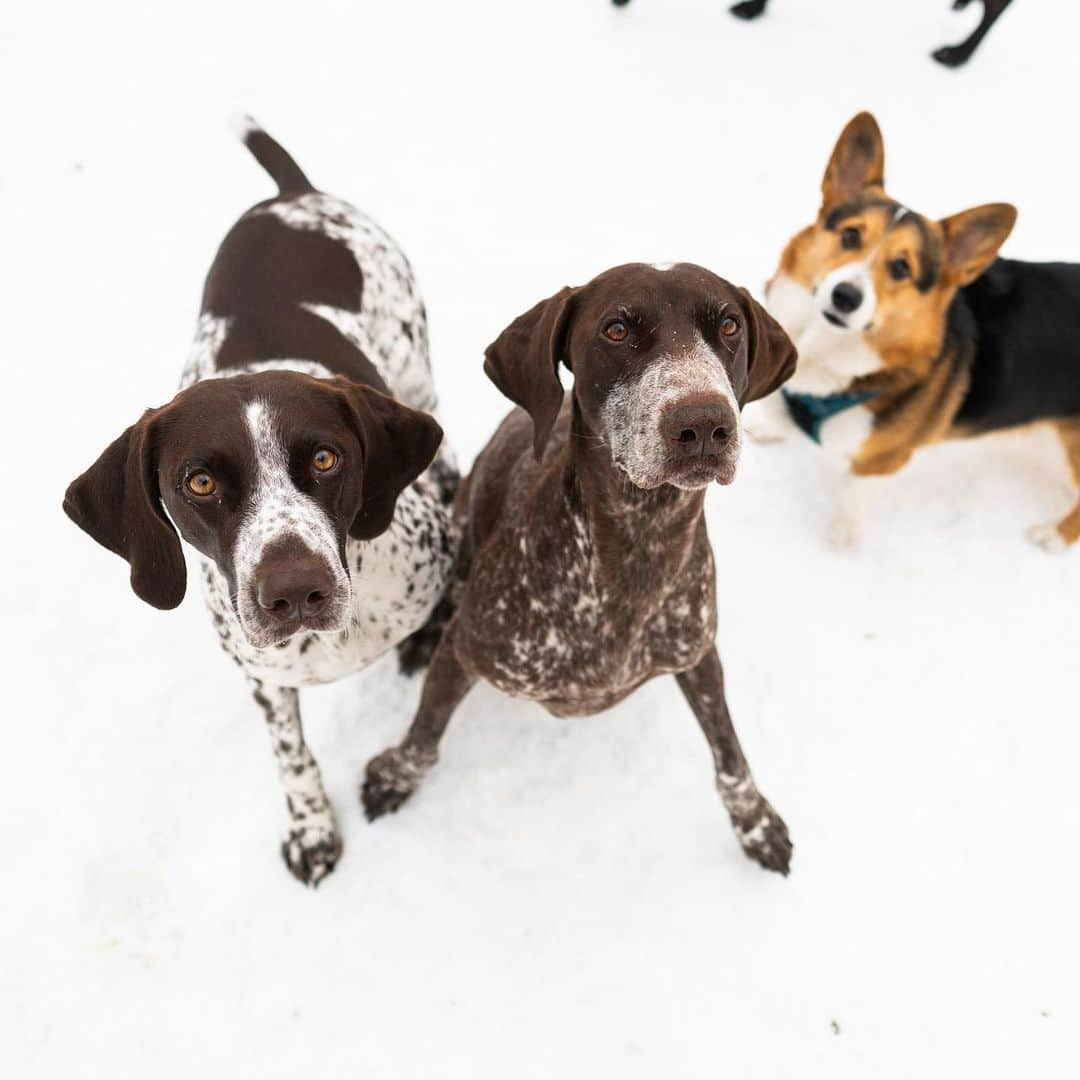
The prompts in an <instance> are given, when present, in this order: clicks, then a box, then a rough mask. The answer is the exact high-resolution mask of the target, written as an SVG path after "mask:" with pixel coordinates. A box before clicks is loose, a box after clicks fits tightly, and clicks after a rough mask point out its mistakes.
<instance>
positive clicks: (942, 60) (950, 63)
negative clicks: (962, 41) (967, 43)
mask: <svg viewBox="0 0 1080 1080" xmlns="http://www.w3.org/2000/svg"><path fill="white" fill-rule="evenodd" d="M930 55H931V56H932V57H933V58H934V59H935V60H936V61H937V62H938V63H939V64H944V65H945V66H946V67H951V68H956V67H961V66H962V65H963V64H966V63H967V62H968V60H970V59H971V50H970V49H967V48H965V47H964V46H963V45H942V46H941V48H940V49H935V50H934V51H933V52H932V53H931V54H930Z"/></svg>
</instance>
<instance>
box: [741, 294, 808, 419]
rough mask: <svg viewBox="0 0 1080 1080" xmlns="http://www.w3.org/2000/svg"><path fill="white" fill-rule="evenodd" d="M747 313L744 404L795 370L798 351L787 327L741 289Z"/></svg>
mask: <svg viewBox="0 0 1080 1080" xmlns="http://www.w3.org/2000/svg"><path fill="white" fill-rule="evenodd" d="M738 294H739V299H740V300H741V301H742V308H743V314H744V315H745V317H746V389H745V390H744V392H743V393H742V394H741V395H739V405H740V407H741V406H743V405H746V404H748V403H749V402H751V401H757V400H758V398H763V397H767V396H768V395H769V394H771V393H772V392H773V391H774V390H776V389H778V388H779V387H780V386H781V385H782V384H783V383H785V382H787V380H788V379H790V378H791V376H792V375H793V374H794V373H795V360H796V355H797V354H796V352H795V346H794V345H793V344H792V343H791V338H789V337H788V336H787V333H786V332H785V331H784V328H783V327H782V326H781V325H780V324H779V323H778V322H777V321H776V320H775V319H774V318H773V317H772V316H771V315H770V314H769V313H768V312H767V311H766V310H765V309H764V308H763V307H762V306H761V305H760V304H759V303H758V302H757V301H756V300H755V299H754V298H753V297H752V296H751V295H750V294H749V293H748V292H747V291H746V289H739V290H738Z"/></svg>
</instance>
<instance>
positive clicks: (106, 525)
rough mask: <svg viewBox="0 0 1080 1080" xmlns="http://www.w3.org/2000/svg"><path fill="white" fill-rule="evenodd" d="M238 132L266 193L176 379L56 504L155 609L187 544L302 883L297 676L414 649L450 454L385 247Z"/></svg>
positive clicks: (228, 254) (403, 282) (446, 515)
mask: <svg viewBox="0 0 1080 1080" xmlns="http://www.w3.org/2000/svg"><path fill="white" fill-rule="evenodd" d="M242 136H243V140H244V143H245V145H246V146H247V147H248V148H249V149H250V150H251V152H252V153H253V154H254V155H255V157H256V159H257V160H258V161H259V163H260V164H261V165H263V167H264V168H265V169H266V170H267V172H269V173H270V175H271V176H272V177H273V179H274V180H275V182H276V183H277V184H278V187H279V189H280V190H279V193H278V195H277V196H275V197H274V198H272V199H268V200H266V201H265V202H261V203H259V204H258V205H256V206H254V207H252V209H251V210H249V211H248V212H247V213H246V214H244V215H243V217H241V218H240V220H239V221H238V222H237V223H236V225H235V226H234V227H233V229H232V230H231V231H230V232H229V234H228V235H227V236H226V237H225V240H224V241H223V243H222V245H221V248H220V249H219V251H218V254H217V257H216V259H215V261H214V264H213V266H212V267H211V270H210V274H209V276H208V278H207V281H206V288H205V291H204V294H203V304H202V314H201V316H200V319H199V325H198V331H197V334H196V338H195V343H194V347H193V349H192V353H191V358H190V360H189V363H188V365H187V368H186V369H185V372H184V376H183V380H182V384H181V386H182V389H181V391H180V393H178V394H177V395H176V397H174V398H173V400H172V401H171V402H169V403H168V404H167V405H165V406H162V407H161V408H158V409H150V410H148V411H147V412H146V413H144V414H143V416H142V418H141V419H140V420H139V421H138V422H137V423H136V424H134V425H133V426H132V427H130V428H128V429H127V431H125V432H124V434H123V435H121V436H120V438H118V439H117V440H116V441H115V442H114V443H112V445H111V446H109V447H108V449H106V450H105V452H104V453H103V454H102V455H101V457H100V458H99V459H98V460H97V462H96V463H95V464H94V465H93V466H91V468H90V469H89V470H88V471H87V472H85V473H84V474H83V475H82V476H80V477H79V478H78V479H77V480H75V481H74V482H73V483H72V484H71V486H70V487H69V489H68V492H67V495H66V497H65V500H64V508H65V510H66V511H67V513H68V514H69V516H70V517H71V518H72V519H73V520H74V521H75V523H76V524H78V525H79V526H80V527H81V528H83V529H84V530H85V531H86V532H88V533H89V534H90V535H91V536H92V537H93V538H94V539H95V540H97V541H98V542H99V543H101V544H103V545H104V546H105V547H107V548H109V549H110V550H111V551H114V552H116V553H117V554H119V555H121V556H123V557H124V558H125V559H127V560H128V562H129V563H130V564H131V584H132V588H133V589H134V590H135V592H136V594H137V595H138V596H140V597H141V598H142V599H143V600H146V601H147V602H148V603H150V604H152V605H154V606H155V607H159V608H173V607H175V606H176V605H177V604H179V603H180V601H181V600H182V599H183V596H184V592H185V588H186V574H185V568H184V557H183V553H182V551H181V547H180V539H179V537H178V535H177V533H178V532H179V535H180V536H182V537H183V538H184V539H185V540H187V541H188V542H189V543H190V544H191V545H192V546H193V547H194V548H196V549H197V550H198V551H199V552H200V553H201V555H202V556H203V559H202V578H203V585H204V593H205V597H206V600H207V604H208V606H209V608H210V612H211V614H212V616H213V619H214V623H215V625H216V627H217V631H218V634H219V635H220V637H221V643H222V645H223V647H224V648H225V650H226V652H228V653H229V655H230V656H232V658H233V659H234V660H235V661H236V662H237V664H239V666H240V667H241V668H242V669H243V671H244V674H245V675H246V676H247V678H248V680H249V682H250V684H251V687H252V690H253V693H254V696H255V700H256V701H257V702H258V704H259V706H260V707H261V708H262V710H263V711H264V713H265V714H266V719H267V721H268V723H269V727H270V734H271V738H272V741H273V746H274V752H275V754H276V756H277V761H278V766H279V769H280V773H281V779H282V783H283V785H284V788H285V799H286V806H287V808H288V825H287V828H286V831H285V836H284V841H283V844H282V853H283V855H284V858H285V862H286V864H287V865H288V867H289V870H290V871H291V872H292V873H293V874H294V875H295V876H296V877H297V878H299V879H300V880H301V881H303V882H304V883H306V884H317V883H318V881H319V880H320V879H321V878H323V877H325V875H326V874H328V873H329V872H330V871H331V870H332V869H333V868H334V865H335V863H336V861H337V859H338V857H339V855H340V852H341V841H340V839H339V836H338V833H337V829H336V827H335V823H334V815H333V810H332V808H331V806H330V804H329V801H328V800H327V797H326V794H325V792H324V790H323V785H322V779H321V777H320V775H319V768H318V765H317V764H316V763H315V760H314V758H313V757H312V755H311V752H310V751H309V750H308V748H307V746H306V745H305V743H304V737H303V732H302V729H301V724H300V708H299V694H298V690H297V688H298V687H301V686H306V685H310V684H313V683H320V682H329V681H332V680H335V679H338V678H341V677H342V676H344V675H347V674H349V673H351V672H354V671H357V670H359V669H360V668H363V667H365V666H366V665H368V664H370V663H371V662H372V661H373V660H375V659H376V657H378V656H380V655H381V654H382V653H384V652H386V651H387V650H389V649H391V648H393V647H394V646H396V645H399V644H400V645H401V646H402V666H403V667H406V668H408V667H409V666H415V665H417V664H418V663H419V662H421V661H422V660H423V659H425V657H424V655H423V654H424V651H425V649H426V648H429V647H431V646H433V644H434V640H433V639H437V637H438V634H439V632H440V626H439V620H440V615H438V614H436V612H437V611H439V610H440V609H439V604H440V601H441V599H442V597H443V593H444V591H445V586H446V583H447V580H448V576H449V572H450V567H451V565H452V562H453V558H454V550H455V540H454V533H453V530H452V522H451V514H450V504H451V503H452V501H453V493H454V490H455V489H456V486H457V473H456V470H455V467H454V464H453V462H452V460H451V459H450V457H449V456H448V452H447V451H445V450H443V451H440V452H439V454H438V456H437V457H436V452H437V451H438V449H439V445H440V441H441V438H442V431H441V429H440V427H439V425H438V423H437V422H436V421H435V420H434V419H433V418H432V417H431V416H430V415H428V414H429V413H430V412H431V411H433V410H434V408H435V404H436V401H435V389H434V386H433V384H432V379H431V370H430V366H429V363H428V347H427V325H426V319H425V315H424V308H423V305H422V303H421V301H420V297H419V295H418V293H417V290H416V285H415V282H414V280H413V276H412V272H411V270H410V268H409V264H408V263H407V262H406V260H405V257H404V255H402V253H401V251H400V250H399V249H398V247H397V245H396V244H395V243H394V242H393V240H391V239H390V237H389V236H387V235H386V233H384V232H383V231H382V229H380V228H379V227H378V226H377V225H375V224H374V223H373V222H372V221H370V220H369V219H368V218H366V217H365V216H364V215H362V214H360V213H358V212H357V211H356V210H355V209H353V208H352V207H351V206H349V205H348V204H347V203H344V202H342V201H340V200H339V199H335V198H333V197H332V196H329V195H325V194H323V193H321V192H319V191H316V190H315V189H314V188H313V187H312V186H311V184H310V183H309V181H308V179H307V177H306V176H304V174H303V173H302V172H301V171H300V169H299V167H298V166H297V165H296V163H295V162H294V161H293V160H292V158H291V157H290V156H289V155H288V154H287V153H286V152H285V151H284V150H283V149H282V148H281V147H280V146H279V145H278V144H277V143H276V142H274V141H273V140H272V139H271V138H270V137H269V136H268V135H267V134H266V133H265V132H263V131H261V130H260V129H259V128H257V127H256V126H255V125H254V124H253V123H251V122H248V121H245V123H244V126H243V130H242ZM433 459H434V461H433ZM410 635H411V636H410Z"/></svg>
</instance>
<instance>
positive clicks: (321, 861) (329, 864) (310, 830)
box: [281, 825, 341, 887]
mask: <svg viewBox="0 0 1080 1080" xmlns="http://www.w3.org/2000/svg"><path fill="white" fill-rule="evenodd" d="M281 857H282V858H283V859H284V860H285V865H286V866H287V867H288V868H289V873H290V874H292V876H293V877H294V878H296V880H297V881H299V882H302V883H303V884H304V885H311V886H312V887H314V886H317V885H318V884H319V882H320V881H322V879H323V878H324V877H326V876H327V874H329V873H331V872H332V871H333V869H334V867H335V866H337V861H338V859H340V858H341V838H340V837H339V836H338V834H337V832H336V831H335V830H334V828H333V827H332V826H319V825H298V826H294V827H292V828H290V829H289V830H288V831H287V832H286V833H285V837H284V839H283V840H282V841H281Z"/></svg>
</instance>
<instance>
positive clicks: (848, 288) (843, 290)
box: [831, 281, 863, 315]
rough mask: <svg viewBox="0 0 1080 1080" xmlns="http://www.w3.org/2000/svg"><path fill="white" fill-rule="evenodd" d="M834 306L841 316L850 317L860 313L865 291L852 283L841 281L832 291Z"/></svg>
mask: <svg viewBox="0 0 1080 1080" xmlns="http://www.w3.org/2000/svg"><path fill="white" fill-rule="evenodd" d="M831 299H832V306H833V307H834V308H836V310H837V311H839V312H840V314H841V315H850V314H851V313H852V312H853V311H858V310H859V308H860V307H861V306H862V302H863V291H862V289H860V288H859V286H858V285H853V284H852V283H851V282H850V281H841V282H840V283H839V284H838V285H837V286H836V287H835V288H834V289H833V291H832V297H831Z"/></svg>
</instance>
